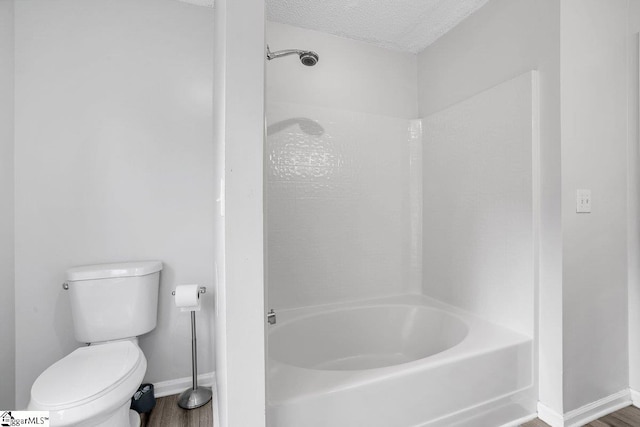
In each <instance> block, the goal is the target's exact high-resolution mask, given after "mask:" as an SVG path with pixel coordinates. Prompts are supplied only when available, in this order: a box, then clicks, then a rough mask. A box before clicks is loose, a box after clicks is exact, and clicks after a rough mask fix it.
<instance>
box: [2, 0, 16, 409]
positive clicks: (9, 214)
mask: <svg viewBox="0 0 640 427" xmlns="http://www.w3.org/2000/svg"><path fill="white" fill-rule="evenodd" d="M13 60H14V49H13V0H0V295H1V297H0V336H1V337H2V340H3V343H4V344H3V345H2V346H0V378H1V379H2V380H1V382H2V386H1V387H0V408H5V409H10V408H13V407H14V405H15V404H14V402H15V352H14V345H15V317H14V316H15V302H14V285H13V281H14V269H13V262H14V256H13V237H14V233H13V207H14V206H13V118H14V117H13Z"/></svg>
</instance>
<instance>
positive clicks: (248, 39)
mask: <svg viewBox="0 0 640 427" xmlns="http://www.w3.org/2000/svg"><path fill="white" fill-rule="evenodd" d="M214 12H215V13H214V19H215V43H214V47H213V52H214V58H215V61H214V62H215V68H214V73H213V75H214V100H215V101H214V102H215V104H214V109H213V117H214V145H215V152H216V154H217V158H216V159H215V164H214V174H215V180H216V183H217V185H218V184H219V187H218V186H217V187H216V189H215V191H214V193H213V194H216V198H217V199H218V201H219V203H218V205H217V206H216V212H215V214H214V216H213V222H214V227H215V229H216V230H220V231H222V230H223V231H224V235H223V236H218V237H222V239H220V240H217V242H216V245H215V259H213V261H214V262H215V268H216V335H215V340H216V365H217V373H218V375H217V376H216V380H217V384H216V387H217V392H218V402H217V405H214V408H215V410H217V412H216V413H215V415H216V418H217V420H216V426H217V425H219V426H221V427H235V426H251V427H254V426H255V427H260V426H264V425H265V424H266V395H265V394H266V390H265V388H266V387H265V327H266V318H265V307H264V305H265V296H264V270H263V259H264V251H263V221H264V216H263V206H262V204H263V197H264V196H263V162H264V158H263V153H264V113H265V112H264V91H265V84H264V81H265V76H264V62H265V55H266V51H265V49H266V45H265V41H264V34H265V28H264V22H265V21H264V3H263V2H262V1H261V0H229V1H227V0H219V1H216V7H215V10H214Z"/></svg>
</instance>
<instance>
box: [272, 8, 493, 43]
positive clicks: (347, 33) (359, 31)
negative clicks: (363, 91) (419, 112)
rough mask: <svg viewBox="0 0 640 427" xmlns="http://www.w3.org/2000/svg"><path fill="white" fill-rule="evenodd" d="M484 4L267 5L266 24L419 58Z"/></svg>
mask: <svg viewBox="0 0 640 427" xmlns="http://www.w3.org/2000/svg"><path fill="white" fill-rule="evenodd" d="M487 1H488V0H266V3H267V18H268V19H269V20H271V21H275V22H281V23H284V24H290V25H295V26H296V27H302V28H308V29H312V30H317V31H322V32H325V33H330V34H335V35H338V36H342V37H348V38H351V39H356V40H362V41H365V42H368V43H373V44H375V45H378V46H381V47H384V48H388V49H394V50H401V51H405V52H412V53H417V52H420V51H421V50H422V49H424V48H425V47H427V46H429V45H430V44H431V43H433V42H434V41H436V40H437V39H438V38H439V37H440V36H442V35H443V34H444V33H446V32H447V31H449V30H450V29H452V28H453V27H455V26H456V25H458V24H459V23H460V22H461V21H462V20H463V19H464V18H466V17H467V16H469V15H471V14H472V13H473V12H475V11H476V10H478V9H479V8H480V7H481V6H482V5H484V4H485V3H486V2H487Z"/></svg>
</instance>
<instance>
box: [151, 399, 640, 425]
mask: <svg viewBox="0 0 640 427" xmlns="http://www.w3.org/2000/svg"><path fill="white" fill-rule="evenodd" d="M141 418H142V427H213V414H212V412H211V402H209V403H207V404H206V405H204V406H202V407H200V408H198V409H192V410H190V411H187V410H185V409H182V408H180V407H179V406H178V395H174V396H167V397H160V398H158V399H157V401H156V407H155V408H153V411H151V414H149V415H147V414H143V415H142V417H141ZM521 427H549V425H548V424H546V423H544V422H542V421H540V420H533V421H530V422H528V423H526V424H523V425H522V426H521ZM584 427H640V409H638V408H636V407H634V406H627V407H626V408H622V409H620V410H619V411H616V412H614V413H613V414H610V415H606V416H604V417H602V418H600V419H598V420H596V421H592V422H590V423H589V424H587V425H586V426H584Z"/></svg>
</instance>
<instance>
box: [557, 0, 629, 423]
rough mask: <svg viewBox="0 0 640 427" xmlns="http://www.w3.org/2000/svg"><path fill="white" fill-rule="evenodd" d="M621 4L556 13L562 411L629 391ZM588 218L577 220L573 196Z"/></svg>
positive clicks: (623, 0) (597, 0)
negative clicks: (588, 202) (586, 203)
mask: <svg viewBox="0 0 640 427" xmlns="http://www.w3.org/2000/svg"><path fill="white" fill-rule="evenodd" d="M628 12H629V9H628V1H627V0H563V1H562V7H561V14H562V21H561V45H562V50H561V97H562V111H561V114H562V229H563V233H562V236H563V300H564V303H563V318H564V322H563V334H564V370H563V375H564V381H565V384H564V411H565V412H568V411H571V410H573V409H576V408H579V407H581V406H583V405H586V404H588V403H591V402H594V401H596V400H599V399H602V398H604V397H607V396H609V395H611V394H614V393H617V392H619V391H621V390H624V389H625V388H627V387H628V346H627V322H628V316H627V228H626V221H627V188H626V187H627V168H626V166H627V96H628V87H627V38H628V33H627V19H628ZM579 188H585V189H591V194H592V205H593V211H592V213H590V214H576V209H575V200H576V189H579Z"/></svg>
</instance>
